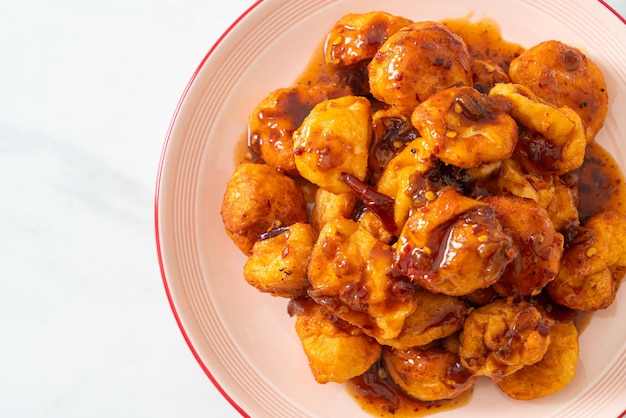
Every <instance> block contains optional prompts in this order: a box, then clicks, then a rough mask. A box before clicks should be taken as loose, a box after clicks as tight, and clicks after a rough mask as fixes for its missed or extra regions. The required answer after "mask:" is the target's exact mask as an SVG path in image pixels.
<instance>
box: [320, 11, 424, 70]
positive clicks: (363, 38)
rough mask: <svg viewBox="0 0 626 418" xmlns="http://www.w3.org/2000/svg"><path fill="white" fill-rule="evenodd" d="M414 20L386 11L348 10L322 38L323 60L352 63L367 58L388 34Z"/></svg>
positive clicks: (340, 64)
mask: <svg viewBox="0 0 626 418" xmlns="http://www.w3.org/2000/svg"><path fill="white" fill-rule="evenodd" d="M411 23H413V22H412V21H411V20H410V19H406V18H404V17H400V16H394V15H392V14H390V13H386V12H380V11H376V12H369V13H350V14H347V15H345V16H343V17H342V18H341V19H339V20H338V21H337V22H336V23H335V25H334V26H333V28H332V29H331V31H330V33H329V34H328V37H327V38H326V41H325V42H324V60H325V62H326V64H327V65H331V66H351V65H354V64H358V63H359V62H361V61H365V60H369V59H371V58H373V57H374V55H376V52H377V51H378V49H379V48H380V47H381V46H382V44H383V42H385V41H386V40H387V38H389V36H390V35H392V34H394V33H395V32H397V31H398V30H399V29H401V28H403V27H405V26H408V25H410V24H411Z"/></svg>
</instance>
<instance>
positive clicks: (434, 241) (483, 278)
mask: <svg viewBox="0 0 626 418" xmlns="http://www.w3.org/2000/svg"><path fill="white" fill-rule="evenodd" d="M516 257H517V248H516V247H515V245H514V242H513V239H512V238H511V236H510V235H509V234H508V233H507V232H506V231H505V230H504V229H503V228H502V226H501V224H500V221H499V220H498V219H497V217H496V215H495V213H494V211H493V209H492V208H491V207H490V206H489V205H488V204H486V203H483V202H481V201H479V200H476V199H471V198H469V197H465V196H463V195H462V194H460V193H459V192H457V191H456V190H454V189H452V188H446V189H444V190H443V191H442V192H441V193H440V194H439V196H438V197H436V199H434V200H433V201H432V202H430V203H428V204H426V205H425V206H423V207H420V208H418V209H416V210H415V211H414V212H413V213H412V214H411V216H410V217H409V219H408V220H407V222H406V224H405V225H404V228H403V229H402V233H401V234H400V237H399V239H398V243H397V247H396V251H395V256H394V268H395V270H396V271H397V273H398V274H400V275H405V276H407V277H409V279H411V280H412V281H413V282H415V283H417V284H419V285H420V286H422V287H424V288H425V289H427V290H429V291H431V292H435V293H443V294H446V295H450V296H463V295H467V294H470V293H472V292H474V291H475V290H477V289H481V288H484V287H488V286H491V285H492V284H494V283H495V282H497V281H498V280H499V279H500V278H501V276H502V274H503V273H504V271H505V269H506V267H507V266H508V265H509V264H510V263H511V262H513V261H514V260H515V258H516Z"/></svg>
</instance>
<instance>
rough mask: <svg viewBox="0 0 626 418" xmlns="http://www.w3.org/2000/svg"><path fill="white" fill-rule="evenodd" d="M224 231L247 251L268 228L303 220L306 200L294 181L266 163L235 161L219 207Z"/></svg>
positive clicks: (304, 218)
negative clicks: (234, 167)
mask: <svg viewBox="0 0 626 418" xmlns="http://www.w3.org/2000/svg"><path fill="white" fill-rule="evenodd" d="M220 214H221V216H222V221H223V222H224V228H225V229H226V233H227V234H228V235H229V236H230V238H231V239H232V240H233V242H234V243H235V244H236V245H237V247H239V249H240V250H241V251H242V252H243V253H244V254H247V255H251V254H252V247H253V246H254V243H255V242H256V240H257V239H258V238H259V236H260V235H261V234H263V233H265V232H268V231H269V230H271V229H273V228H275V227H279V226H287V225H291V224H294V223H296V222H306V220H307V215H306V200H305V199H304V196H303V194H302V191H301V190H300V189H299V188H298V186H297V184H296V182H295V181H294V180H293V179H291V178H289V177H287V176H286V175H284V174H281V173H279V172H278V171H276V169H275V168H274V167H270V166H269V165H267V164H252V163H244V164H241V165H239V166H238V167H237V168H236V169H235V171H234V172H233V174H232V175H231V177H230V179H229V180H228V183H227V184H226V192H225V193H224V198H223V200H222V209H221V211H220Z"/></svg>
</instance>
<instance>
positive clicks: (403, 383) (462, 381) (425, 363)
mask: <svg viewBox="0 0 626 418" xmlns="http://www.w3.org/2000/svg"><path fill="white" fill-rule="evenodd" d="M382 358H383V362H384V365H385V369H386V370H387V372H388V373H389V376H390V377H391V379H392V380H393V381H394V382H395V383H396V384H397V385H398V386H400V388H401V389H402V390H404V391H405V392H406V393H408V394H409V395H411V396H412V397H414V398H417V399H419V400H422V401H437V400H442V399H453V398H455V397H457V396H459V395H460V394H462V393H463V392H465V391H466V390H469V389H471V388H472V387H473V386H474V383H475V382H476V376H475V375H474V373H472V372H471V371H470V370H468V369H466V368H465V367H463V366H462V365H461V364H460V360H459V356H458V354H454V353H452V352H450V351H447V350H446V349H445V348H443V347H439V346H432V347H412V348H407V349H404V350H398V349H395V348H391V347H383V354H382Z"/></svg>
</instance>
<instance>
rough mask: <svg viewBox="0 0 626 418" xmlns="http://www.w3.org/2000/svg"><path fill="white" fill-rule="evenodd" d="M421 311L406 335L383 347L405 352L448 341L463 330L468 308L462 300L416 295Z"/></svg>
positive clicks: (411, 319)
mask: <svg viewBox="0 0 626 418" xmlns="http://www.w3.org/2000/svg"><path fill="white" fill-rule="evenodd" d="M415 300H416V303H417V306H418V309H416V310H415V312H413V313H412V314H411V315H409V316H408V317H407V318H406V320H405V321H404V327H403V328H402V332H400V334H399V335H398V336H397V337H396V338H394V339H392V340H379V342H380V343H381V344H384V345H387V346H390V347H394V348H397V349H400V350H404V349H407V348H410V347H415V346H424V345H427V344H430V343H432V342H433V341H435V340H438V339H440V338H445V337H448V336H450V335H452V334H454V333H455V332H457V331H459V330H460V329H461V328H462V327H463V321H464V320H465V316H466V315H467V311H468V307H467V305H466V304H465V302H463V301H462V300H461V299H459V298H455V297H453V296H447V295H441V294H438V293H430V292H425V291H418V292H415Z"/></svg>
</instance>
